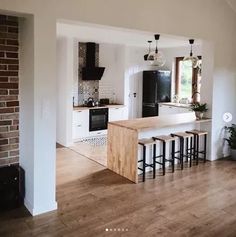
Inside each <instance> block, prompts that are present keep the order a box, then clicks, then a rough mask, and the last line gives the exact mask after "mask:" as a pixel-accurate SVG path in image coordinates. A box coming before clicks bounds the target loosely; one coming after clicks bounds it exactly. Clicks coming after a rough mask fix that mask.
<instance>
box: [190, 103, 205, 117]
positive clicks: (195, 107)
mask: <svg viewBox="0 0 236 237" xmlns="http://www.w3.org/2000/svg"><path fill="white" fill-rule="evenodd" d="M191 109H192V111H194V112H195V114H196V117H197V118H198V119H202V118H203V115H204V113H205V112H206V111H207V110H208V108H207V104H206V103H204V104H200V103H199V102H196V103H192V104H191Z"/></svg>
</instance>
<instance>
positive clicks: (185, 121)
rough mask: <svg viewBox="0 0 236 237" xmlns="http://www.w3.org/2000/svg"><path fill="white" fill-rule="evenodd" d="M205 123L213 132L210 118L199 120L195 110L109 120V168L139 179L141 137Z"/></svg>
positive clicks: (193, 127) (135, 181) (200, 127)
mask: <svg viewBox="0 0 236 237" xmlns="http://www.w3.org/2000/svg"><path fill="white" fill-rule="evenodd" d="M202 125H204V126H203V127H204V130H207V131H208V132H209V133H210V130H211V119H208V118H206V119H202V120H197V119H196V117H195V113H193V112H192V113H184V114H173V115H166V116H156V117H148V118H139V119H132V120H123V121H113V122H110V123H109V124H108V144H107V145H108V146H107V164H108V168H109V169H110V170H112V171H114V172H115V173H117V174H119V175H121V176H123V177H125V178H127V179H129V180H131V181H132V182H134V183H138V157H139V155H140V154H139V153H140V151H139V150H140V149H139V146H138V140H139V139H141V138H150V137H153V136H158V135H169V134H170V133H174V132H184V131H186V130H191V129H202ZM209 135H210V134H209ZM210 140H211V139H209V143H208V147H207V148H208V149H207V150H208V155H209V154H210ZM149 153H150V154H151V152H149ZM149 159H151V155H150V156H149Z"/></svg>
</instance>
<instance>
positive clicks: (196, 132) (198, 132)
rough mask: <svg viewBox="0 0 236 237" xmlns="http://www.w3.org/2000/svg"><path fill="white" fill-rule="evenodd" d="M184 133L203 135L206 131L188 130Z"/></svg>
mask: <svg viewBox="0 0 236 237" xmlns="http://www.w3.org/2000/svg"><path fill="white" fill-rule="evenodd" d="M186 133H191V134H193V135H198V136H203V135H206V134H208V132H207V131H199V130H190V131H186Z"/></svg>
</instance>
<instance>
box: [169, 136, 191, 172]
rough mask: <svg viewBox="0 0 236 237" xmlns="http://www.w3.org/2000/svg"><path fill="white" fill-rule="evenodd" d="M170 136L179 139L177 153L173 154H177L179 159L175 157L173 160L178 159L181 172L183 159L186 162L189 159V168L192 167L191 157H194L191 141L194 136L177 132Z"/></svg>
mask: <svg viewBox="0 0 236 237" xmlns="http://www.w3.org/2000/svg"><path fill="white" fill-rule="evenodd" d="M171 136H173V137H178V138H179V151H176V152H175V153H179V157H175V159H178V160H179V161H180V164H181V170H183V168H184V157H185V158H186V161H187V162H188V160H189V159H190V167H191V166H192V157H193V155H194V147H193V139H194V136H195V135H194V134H191V133H186V132H177V133H172V134H171ZM189 140H190V148H189ZM185 143H186V150H185V154H184V144H185Z"/></svg>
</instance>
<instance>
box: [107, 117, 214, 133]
mask: <svg viewBox="0 0 236 237" xmlns="http://www.w3.org/2000/svg"><path fill="white" fill-rule="evenodd" d="M204 122H211V119H210V118H203V119H201V120H197V119H196V116H195V113H194V112H193V113H182V114H171V115H164V116H156V117H147V118H138V119H130V120H121V121H114V122H109V124H112V125H116V126H119V127H124V128H128V129H132V130H135V131H140V130H145V129H151V128H155V129H156V128H165V127H170V126H175V125H182V124H189V123H204Z"/></svg>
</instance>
